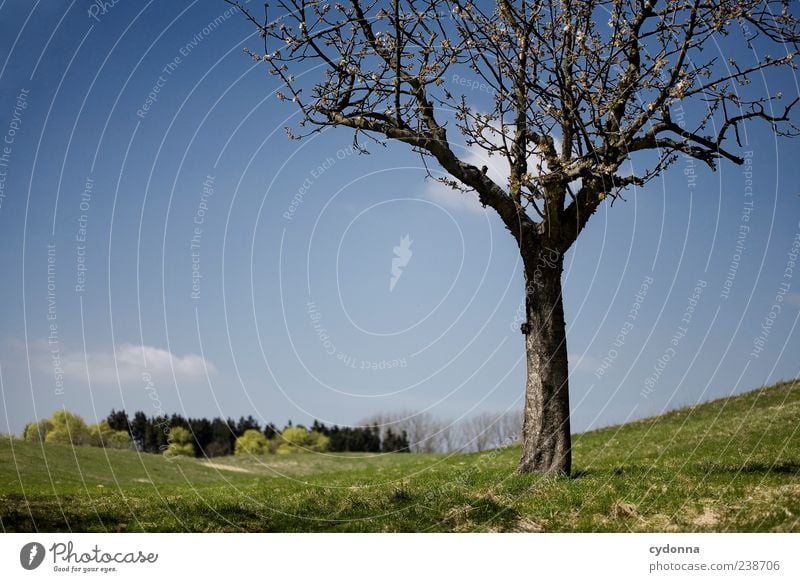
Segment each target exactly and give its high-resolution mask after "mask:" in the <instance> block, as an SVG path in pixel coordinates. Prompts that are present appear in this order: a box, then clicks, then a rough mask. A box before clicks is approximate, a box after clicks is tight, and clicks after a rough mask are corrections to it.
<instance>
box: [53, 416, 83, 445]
mask: <svg viewBox="0 0 800 582" xmlns="http://www.w3.org/2000/svg"><path fill="white" fill-rule="evenodd" d="M50 423H51V424H52V429H51V430H49V431H47V436H46V437H45V442H46V443H60V444H69V445H86V444H89V429H88V427H87V426H86V422H85V421H84V420H83V419H82V418H81V417H80V416H78V415H77V414H72V413H71V412H68V411H66V410H57V411H55V412H54V413H53V416H51V417H50Z"/></svg>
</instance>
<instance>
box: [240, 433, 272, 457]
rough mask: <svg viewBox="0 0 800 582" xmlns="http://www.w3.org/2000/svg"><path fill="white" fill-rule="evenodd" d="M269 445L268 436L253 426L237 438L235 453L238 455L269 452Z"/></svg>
mask: <svg viewBox="0 0 800 582" xmlns="http://www.w3.org/2000/svg"><path fill="white" fill-rule="evenodd" d="M268 446H269V441H268V440H267V437H265V436H264V435H263V434H262V433H261V431H258V430H256V429H254V428H251V429H249V430H246V431H244V434H243V435H242V436H240V437H239V438H237V439H236V449H235V453H236V454H237V455H263V454H264V453H266V452H267V447H268Z"/></svg>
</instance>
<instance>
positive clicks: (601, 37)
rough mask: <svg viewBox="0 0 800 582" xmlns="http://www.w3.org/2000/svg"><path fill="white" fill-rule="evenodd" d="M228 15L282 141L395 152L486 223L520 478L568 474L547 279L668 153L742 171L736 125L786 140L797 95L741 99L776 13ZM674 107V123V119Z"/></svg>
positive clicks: (554, 308) (626, 4)
mask: <svg viewBox="0 0 800 582" xmlns="http://www.w3.org/2000/svg"><path fill="white" fill-rule="evenodd" d="M227 1H228V2H229V3H231V4H233V5H235V6H238V8H239V9H240V10H241V12H242V13H243V14H244V15H245V16H246V17H247V18H248V19H249V20H250V22H251V23H252V24H253V25H255V26H256V27H257V29H258V31H259V33H260V35H261V37H262V38H263V42H264V47H263V53H262V52H260V51H261V47H259V52H256V51H248V52H249V54H250V55H251V56H252V57H253V58H254V59H255V60H256V61H259V62H263V63H265V64H266V66H267V67H268V68H269V70H270V72H271V73H272V74H273V75H275V77H276V78H277V79H278V80H279V82H281V83H282V84H283V85H284V86H283V87H281V91H280V92H278V93H276V96H277V98H278V99H281V100H291V101H292V102H293V103H294V104H295V106H296V107H298V108H299V110H300V112H301V114H302V121H301V122H300V126H301V127H300V130H299V131H300V132H301V133H299V134H297V133H295V130H293V129H288V130H287V132H288V133H289V136H290V137H297V138H301V137H303V136H305V135H308V134H310V133H314V132H318V131H321V130H323V129H325V128H328V127H344V128H349V129H350V130H353V131H354V132H355V136H354V143H355V145H356V147H363V146H361V143H363V139H365V138H366V139H372V140H374V141H376V142H379V143H385V142H386V141H387V140H395V141H399V142H402V143H404V144H407V145H408V146H410V147H411V148H413V149H414V150H415V151H416V152H418V153H419V154H420V155H421V156H422V157H423V159H424V160H425V161H426V162H428V161H433V162H434V163H436V164H438V165H439V166H440V167H441V168H442V169H443V170H444V172H445V176H444V177H441V180H442V181H443V182H445V183H446V184H449V185H451V186H452V187H453V188H454V189H458V190H464V191H470V192H473V193H474V194H475V195H477V199H478V201H479V202H480V203H481V204H483V206H484V207H490V208H492V209H493V210H494V211H496V213H497V214H498V215H499V218H500V220H501V221H502V223H503V224H504V226H505V227H506V228H507V229H508V231H509V232H510V234H511V236H512V237H513V238H514V241H515V242H516V244H517V246H518V248H519V253H520V256H521V259H522V265H523V274H524V280H525V288H524V296H525V314H526V316H525V321H524V323H523V324H522V326H521V331H522V333H523V334H524V337H525V341H524V343H525V350H526V357H527V380H526V388H525V407H524V426H523V435H522V437H523V438H522V458H521V460H520V464H519V470H520V472H531V471H536V472H542V473H548V474H569V473H570V469H571V459H572V452H571V440H570V415H569V390H568V383H567V380H568V367H567V344H566V328H565V323H564V308H563V303H562V287H561V275H562V270H563V264H564V254H565V253H566V252H567V250H568V249H570V247H571V246H572V245H573V243H574V242H575V241H576V239H577V238H578V236H579V235H580V234H581V232H582V231H583V230H584V228H585V227H586V224H587V222H588V221H589V218H590V217H591V216H592V215H593V214H594V213H595V212H596V210H597V209H598V207H599V206H600V205H601V204H602V203H603V202H604V201H605V200H609V199H610V200H614V199H616V198H618V197H619V196H620V194H621V192H622V191H623V190H625V189H628V188H635V187H638V186H642V185H644V184H645V183H646V182H648V181H649V180H651V179H652V178H654V177H656V176H658V175H660V174H661V173H662V172H663V171H665V170H666V169H667V168H668V167H669V166H670V165H671V164H672V163H674V162H675V161H676V160H677V159H679V157H680V156H687V157H689V158H693V159H696V160H699V161H700V162H703V163H705V164H707V165H708V166H709V167H710V168H711V169H714V168H715V166H716V163H717V161H718V160H726V161H730V162H733V163H735V164H741V163H743V159H742V157H740V156H739V155H737V153H736V148H737V147H738V146H741V142H740V133H739V128H740V126H742V124H744V123H746V122H749V121H756V120H758V121H764V122H767V123H768V124H771V125H772V127H773V128H774V130H775V132H776V133H778V134H780V135H796V134H797V129H796V128H795V126H794V125H793V124H792V123H791V121H790V112H791V110H792V109H793V107H794V106H795V105H796V104H797V102H798V98H797V97H793V98H790V99H789V100H788V101H789V102H788V104H787V105H786V106H782V104H781V103H780V99H781V98H782V96H781V95H780V94H766V93H765V92H761V91H759V90H756V89H754V87H753V86H748V83H749V81H750V80H751V78H754V76H756V75H758V76H759V77H762V76H764V79H765V80H766V79H767V77H766V75H768V74H774V73H780V72H781V70H782V69H786V68H788V67H791V68H794V66H795V65H794V62H793V60H794V58H795V56H796V55H797V51H798V38H799V33H798V29H799V27H798V18H797V17H796V16H795V15H794V14H793V13H792V10H794V9H793V8H790V2H789V1H788V0H584V1H580V2H578V1H571V0H541V1H538V2H532V1H530V0H527V1H526V0H521V1H513V0H498V1H497V2H495V3H491V7H488V5H489V3H488V2H474V1H473V0H450V1H444V0H402V1H401V0H392V1H391V2H389V1H385V2H380V1H371V2H365V1H363V0H350V1H349V2H344V0H343V3H335V4H334V3H328V2H319V1H317V0H279V1H278V2H277V10H278V13H277V14H276V13H275V12H272V13H271V14H270V15H269V16H271V17H273V18H274V20H271V21H270V20H268V19H267V18H266V17H265V19H264V20H260V19H259V18H258V17H257V16H256V15H255V14H254V13H251V12H249V11H248V9H247V8H245V7H244V6H243V4H242V3H240V2H237V1H235V0H227ZM272 6H273V5H270V8H271V9H272ZM717 43H719V46H721V47H733V46H742V47H747V48H751V49H752V50H747V51H742V53H743V54H746V55H748V56H747V57H746V58H747V59H749V60H748V61H747V62H744V61H743V62H736V61H734V60H733V59H730V60H727V61H726V59H724V58H720V57H719V55H717V54H715V52H716V50H715V49H716V48H717ZM770 51H774V53H773V54H774V55H775V56H772V57H767V56H764V57H763V58H760V59H759V58H758V57H757V56H756V55H758V54H765V53H767V52H770ZM452 72H455V73H462V74H463V73H466V74H468V75H470V76H471V77H472V78H473V79H474V80H475V81H476V82H479V83H482V84H483V85H484V87H485V88H486V89H487V91H486V92H476V91H471V92H470V94H469V95H467V94H465V92H464V87H463V86H459V85H458V84H455V83H448V76H447V75H448V74H449V73H452ZM300 73H303V74H302V75H301V74H300ZM763 86H766V83H763ZM487 92H488V93H491V103H488V104H487V103H485V101H486V99H483V100H481V99H482V98H483V97H484V96H485V95H486V93H487ZM478 93H482V95H476V94H478ZM683 104H685V105H686V107H685V108H684V107H683ZM679 107H680V108H681V109H678V108H679ZM684 109H685V110H686V111H689V112H690V113H691V114H690V115H685V116H684V115H682V116H681V117H680V118H678V117H677V112H678V111H679V110H680V111H683V110H684ZM450 112H452V115H451V114H450ZM451 128H455V129H456V130H457V131H458V132H460V134H461V135H462V136H463V142H464V144H465V145H467V146H469V147H473V148H478V149H479V150H482V151H483V152H484V153H485V154H486V155H487V156H499V157H500V159H501V160H502V161H503V165H504V173H505V175H504V176H503V177H502V178H497V177H496V176H494V177H493V175H492V174H490V173H489V172H488V167H487V166H483V167H482V168H480V167H478V166H477V165H475V164H472V163H470V162H469V161H468V160H467V159H466V158H465V157H464V156H461V157H459V152H460V150H459V149H457V147H456V146H457V145H458V144H455V143H454V142H452V141H451V138H450V133H448V132H449V131H450V130H451ZM451 133H452V132H451ZM732 142H733V143H732ZM628 162H636V163H632V164H631V165H632V167H633V168H635V169H636V170H635V171H634V172H633V173H627V172H626V171H625V170H626V168H627V167H628V166H626V164H627V163H628ZM454 195H456V194H455V193H454ZM409 436H411V435H409ZM412 443H413V437H412Z"/></svg>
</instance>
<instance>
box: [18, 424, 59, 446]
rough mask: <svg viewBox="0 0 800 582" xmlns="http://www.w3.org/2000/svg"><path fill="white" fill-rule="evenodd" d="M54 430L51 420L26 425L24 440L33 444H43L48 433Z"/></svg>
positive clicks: (23, 434)
mask: <svg viewBox="0 0 800 582" xmlns="http://www.w3.org/2000/svg"><path fill="white" fill-rule="evenodd" d="M51 430H53V423H52V422H50V421H49V420H47V419H45V420H35V421H33V422H29V423H28V424H27V425H25V432H23V433H22V438H24V439H25V440H26V441H28V442H31V443H43V442H44V441H45V438H46V437H47V433H48V432H50V431H51Z"/></svg>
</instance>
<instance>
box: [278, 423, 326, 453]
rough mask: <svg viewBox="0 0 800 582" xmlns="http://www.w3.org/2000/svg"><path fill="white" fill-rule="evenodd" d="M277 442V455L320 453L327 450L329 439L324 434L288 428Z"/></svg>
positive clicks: (298, 427) (300, 428) (294, 427)
mask: <svg viewBox="0 0 800 582" xmlns="http://www.w3.org/2000/svg"><path fill="white" fill-rule="evenodd" d="M279 440H280V444H279V445H278V452H279V453H295V452H307V451H317V452H322V451H325V450H327V449H328V445H329V444H330V439H329V438H328V437H326V436H325V435H324V434H322V433H320V432H317V431H315V430H312V431H308V430H306V428H305V427H302V426H290V427H289V428H287V429H285V430H284V431H283V432H282V433H281V434H280V437H279Z"/></svg>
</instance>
